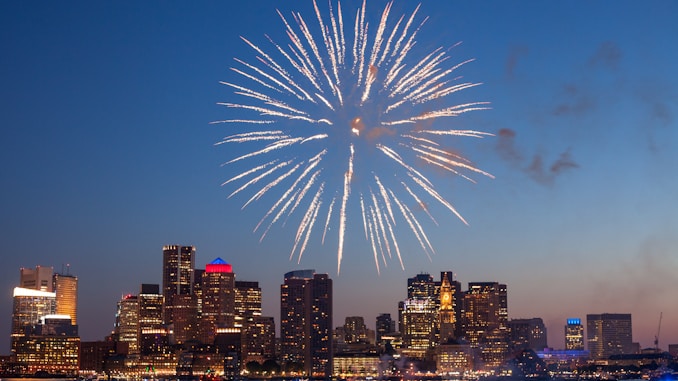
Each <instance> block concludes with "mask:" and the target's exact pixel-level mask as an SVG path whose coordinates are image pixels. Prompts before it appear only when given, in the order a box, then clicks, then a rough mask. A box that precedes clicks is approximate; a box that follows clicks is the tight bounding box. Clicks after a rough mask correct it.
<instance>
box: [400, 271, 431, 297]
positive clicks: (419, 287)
mask: <svg viewBox="0 0 678 381" xmlns="http://www.w3.org/2000/svg"><path fill="white" fill-rule="evenodd" d="M436 294H437V292H436V283H435V282H434V281H433V277H432V276H431V275H430V274H426V273H421V274H417V275H416V276H414V277H412V278H408V279H407V299H425V298H434V299H435V297H436Z"/></svg>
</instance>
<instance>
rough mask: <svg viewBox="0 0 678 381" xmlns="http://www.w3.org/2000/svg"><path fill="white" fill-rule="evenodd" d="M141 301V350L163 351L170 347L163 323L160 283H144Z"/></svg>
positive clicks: (140, 293) (139, 343)
mask: <svg viewBox="0 0 678 381" xmlns="http://www.w3.org/2000/svg"><path fill="white" fill-rule="evenodd" d="M138 302H139V336H138V337H139V339H138V340H139V341H138V345H139V352H140V353H141V354H142V355H150V354H154V353H161V352H163V351H164V350H165V349H166V348H167V347H168V344H169V342H168V335H167V330H166V329H165V327H164V326H163V324H162V306H163V297H162V294H160V285H158V284H142V285H141V291H140V292H139V296H138Z"/></svg>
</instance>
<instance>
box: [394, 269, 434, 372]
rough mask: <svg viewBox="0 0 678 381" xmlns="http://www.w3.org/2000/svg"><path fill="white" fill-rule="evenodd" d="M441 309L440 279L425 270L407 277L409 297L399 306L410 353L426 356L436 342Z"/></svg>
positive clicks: (400, 324) (406, 348)
mask: <svg viewBox="0 0 678 381" xmlns="http://www.w3.org/2000/svg"><path fill="white" fill-rule="evenodd" d="M439 309H440V283H436V282H434V281H433V277H432V276H431V275H430V274H426V273H421V274H417V275H416V276H414V277H412V278H408V279H407V299H406V300H405V301H403V302H400V304H399V306H398V320H399V330H400V332H401V334H402V340H403V353H404V354H406V355H407V356H408V357H412V358H417V359H424V358H425V356H426V354H427V352H428V351H429V349H431V348H433V347H434V346H435V345H437V341H438V340H437V338H436V337H437V336H436V334H437V328H438V318H439V316H438V314H439Z"/></svg>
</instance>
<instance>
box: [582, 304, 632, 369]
mask: <svg viewBox="0 0 678 381" xmlns="http://www.w3.org/2000/svg"><path fill="white" fill-rule="evenodd" d="M586 337H587V341H588V348H589V352H590V353H591V357H592V358H593V359H607V358H609V357H610V356H611V355H618V354H633V353H635V352H636V351H635V348H636V345H634V343H633V339H632V337H633V331H632V325H631V314H614V313H604V314H589V315H586Z"/></svg>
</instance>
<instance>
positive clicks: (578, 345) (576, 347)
mask: <svg viewBox="0 0 678 381" xmlns="http://www.w3.org/2000/svg"><path fill="white" fill-rule="evenodd" d="M565 349H566V350H568V351H583V350H584V326H583V325H582V324H581V319H579V318H570V319H567V324H566V325H565Z"/></svg>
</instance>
